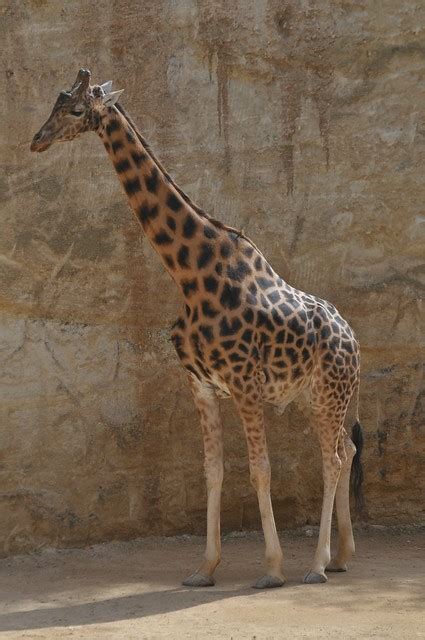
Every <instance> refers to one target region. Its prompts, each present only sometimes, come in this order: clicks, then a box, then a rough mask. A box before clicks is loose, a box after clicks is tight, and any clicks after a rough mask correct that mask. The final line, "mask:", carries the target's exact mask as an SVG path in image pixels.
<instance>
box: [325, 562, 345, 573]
mask: <svg viewBox="0 0 425 640" xmlns="http://www.w3.org/2000/svg"><path fill="white" fill-rule="evenodd" d="M347 569H348V567H347V565H346V564H345V562H338V561H337V560H331V561H330V563H329V564H328V566H327V567H326V569H325V571H331V572H335V573H342V572H343V571H347Z"/></svg>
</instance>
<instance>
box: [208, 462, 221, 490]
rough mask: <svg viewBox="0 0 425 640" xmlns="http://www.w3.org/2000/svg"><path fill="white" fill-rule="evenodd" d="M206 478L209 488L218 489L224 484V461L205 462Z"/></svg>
mask: <svg viewBox="0 0 425 640" xmlns="http://www.w3.org/2000/svg"><path fill="white" fill-rule="evenodd" d="M204 470H205V478H206V481H207V487H209V488H210V487H216V486H217V485H221V484H222V482H223V462H222V460H205V463H204Z"/></svg>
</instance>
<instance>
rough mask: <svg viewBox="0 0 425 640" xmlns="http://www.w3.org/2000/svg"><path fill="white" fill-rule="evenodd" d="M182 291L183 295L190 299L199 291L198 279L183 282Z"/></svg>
mask: <svg viewBox="0 0 425 640" xmlns="http://www.w3.org/2000/svg"><path fill="white" fill-rule="evenodd" d="M182 289H183V294H184V295H185V296H186V297H189V296H191V295H192V293H195V292H196V291H198V281H197V280H196V278H193V280H182Z"/></svg>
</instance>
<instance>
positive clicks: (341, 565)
mask: <svg viewBox="0 0 425 640" xmlns="http://www.w3.org/2000/svg"><path fill="white" fill-rule="evenodd" d="M338 453H339V456H340V458H341V460H342V467H341V474H340V477H339V480H338V485H337V488H336V495H335V505H336V515H337V520H338V549H337V552H336V555H335V556H334V557H333V558H332V559H331V561H330V562H329V564H328V565H327V567H326V571H347V563H348V561H349V560H350V558H351V556H352V555H353V553H354V551H355V546H354V537H353V528H352V526H351V514H350V472H351V463H352V461H353V458H354V455H355V453H356V447H355V446H354V444H353V441H352V440H351V438H350V437H349V436H348V434H347V432H346V431H345V429H342V433H341V437H340V441H339V450H338Z"/></svg>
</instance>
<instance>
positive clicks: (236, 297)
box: [220, 282, 241, 309]
mask: <svg viewBox="0 0 425 640" xmlns="http://www.w3.org/2000/svg"><path fill="white" fill-rule="evenodd" d="M240 295H241V289H240V287H234V286H232V285H231V284H229V283H228V282H225V283H224V287H223V291H222V293H221V297H220V302H221V304H222V305H223V307H224V308H226V309H237V308H238V307H239V306H240V304H241V300H240Z"/></svg>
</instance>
